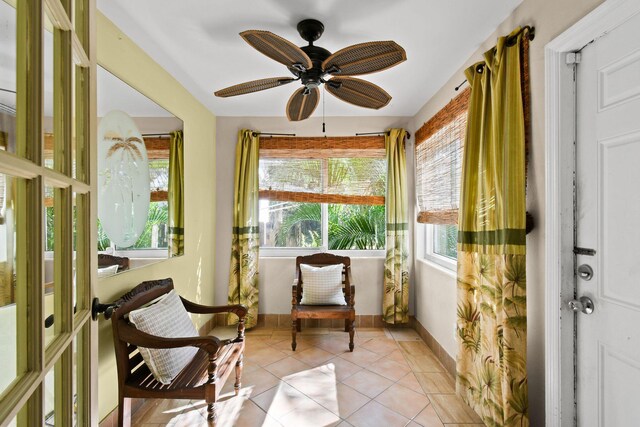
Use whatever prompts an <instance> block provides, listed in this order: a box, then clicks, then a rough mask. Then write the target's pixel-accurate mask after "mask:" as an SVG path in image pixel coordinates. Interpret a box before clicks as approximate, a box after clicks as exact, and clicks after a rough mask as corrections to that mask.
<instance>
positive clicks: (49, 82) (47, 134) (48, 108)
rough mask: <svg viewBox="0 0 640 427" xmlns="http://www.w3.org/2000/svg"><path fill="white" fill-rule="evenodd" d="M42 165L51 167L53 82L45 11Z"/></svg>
mask: <svg viewBox="0 0 640 427" xmlns="http://www.w3.org/2000/svg"><path fill="white" fill-rule="evenodd" d="M43 48H44V118H43V129H44V165H45V166H46V167H48V168H52V169H53V145H54V136H53V109H54V107H53V105H54V104H53V86H54V84H53V82H54V45H53V24H52V23H51V21H50V20H49V17H48V16H47V14H46V13H45V31H44V46H43Z"/></svg>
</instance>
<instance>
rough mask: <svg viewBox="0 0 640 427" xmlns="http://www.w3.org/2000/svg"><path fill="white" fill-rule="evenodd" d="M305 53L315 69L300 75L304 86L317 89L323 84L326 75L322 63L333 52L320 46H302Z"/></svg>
mask: <svg viewBox="0 0 640 427" xmlns="http://www.w3.org/2000/svg"><path fill="white" fill-rule="evenodd" d="M300 49H302V51H303V52H304V53H306V54H307V55H308V56H309V59H311V62H312V63H313V67H312V68H311V69H309V70H306V71H304V72H302V73H300V79H301V80H302V84H303V85H305V86H306V87H307V88H309V89H313V88H316V87H318V86H320V85H321V84H322V76H323V75H324V74H325V73H324V71H323V70H322V62H323V61H324V60H325V59H327V58H328V57H329V56H331V52H329V51H328V50H327V49H325V48H322V47H320V46H313V45H311V44H310V45H309V46H302V47H300Z"/></svg>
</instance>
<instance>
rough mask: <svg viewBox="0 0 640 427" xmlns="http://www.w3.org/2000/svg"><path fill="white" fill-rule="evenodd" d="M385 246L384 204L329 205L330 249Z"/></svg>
mask: <svg viewBox="0 0 640 427" xmlns="http://www.w3.org/2000/svg"><path fill="white" fill-rule="evenodd" d="M384 247H385V211H384V206H383V205H378V206H362V205H329V249H332V250H350V249H359V250H376V249H384Z"/></svg>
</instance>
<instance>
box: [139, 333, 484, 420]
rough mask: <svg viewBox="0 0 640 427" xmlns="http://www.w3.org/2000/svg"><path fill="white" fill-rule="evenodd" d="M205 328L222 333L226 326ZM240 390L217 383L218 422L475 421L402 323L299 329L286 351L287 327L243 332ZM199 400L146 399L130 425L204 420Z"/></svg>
mask: <svg viewBox="0 0 640 427" xmlns="http://www.w3.org/2000/svg"><path fill="white" fill-rule="evenodd" d="M212 334H213V335H216V336H221V337H226V336H229V334H233V331H232V330H231V328H217V329H215V330H214V331H213V332H212ZM246 343H247V344H246V354H245V365H244V374H243V378H242V380H243V381H242V389H241V391H240V394H239V395H238V396H235V395H234V393H233V380H232V379H229V380H228V381H227V384H226V385H225V387H224V388H223V389H222V393H221V398H220V401H219V402H218V423H217V426H218V427H231V426H246V427H267V426H285V427H287V426H292V427H293V426H295V427H304V426H341V427H343V426H354V427H365V426H371V427H377V426H380V427H394V426H410V427H414V426H423V427H435V426H449V427H452V426H468V427H470V426H482V425H483V424H482V421H481V420H480V419H479V418H478V416H477V415H476V414H475V413H474V412H473V411H472V410H471V409H470V408H469V407H468V406H467V405H466V404H465V403H464V402H463V401H462V400H461V399H460V398H459V397H458V396H457V395H456V394H455V387H454V384H453V381H452V379H451V377H450V376H449V375H448V374H447V373H446V372H445V369H444V368H443V366H442V365H441V364H440V362H439V361H438V360H437V358H436V357H435V356H434V355H433V353H432V352H431V350H430V349H429V348H428V347H427V346H426V345H425V344H424V343H423V342H422V341H421V339H420V337H419V336H418V335H417V334H416V333H415V331H413V330H410V329H402V330H397V329H396V330H389V329H379V328H360V329H358V330H356V338H355V344H356V347H355V350H354V351H353V353H350V352H349V351H348V347H347V343H348V334H346V333H344V332H342V331H339V330H333V329H323V328H314V329H308V330H306V331H305V330H303V332H302V333H301V335H299V336H298V348H297V351H295V352H293V351H291V335H290V332H289V331H288V330H280V329H264V328H258V329H254V330H251V331H248V332H247V338H246ZM205 418H206V404H205V403H204V402H203V401H189V400H148V401H147V402H145V404H144V405H143V406H142V407H141V408H140V409H139V410H138V411H137V412H136V413H135V414H134V416H133V423H132V424H133V425H134V426H140V427H142V426H161V425H162V426H203V427H204V426H207V422H206V419H205Z"/></svg>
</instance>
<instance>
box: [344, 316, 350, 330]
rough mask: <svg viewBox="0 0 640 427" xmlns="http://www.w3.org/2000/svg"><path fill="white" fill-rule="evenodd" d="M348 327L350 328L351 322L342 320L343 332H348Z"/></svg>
mask: <svg viewBox="0 0 640 427" xmlns="http://www.w3.org/2000/svg"><path fill="white" fill-rule="evenodd" d="M350 326H351V320H349V319H344V331H345V332H349V328H350Z"/></svg>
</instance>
